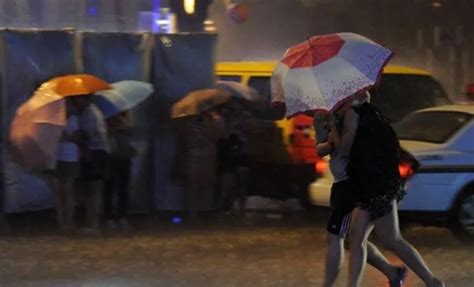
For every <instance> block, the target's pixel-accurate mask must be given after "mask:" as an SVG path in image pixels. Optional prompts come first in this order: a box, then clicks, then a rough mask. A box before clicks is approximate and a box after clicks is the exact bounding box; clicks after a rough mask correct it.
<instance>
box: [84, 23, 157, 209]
mask: <svg viewBox="0 0 474 287" xmlns="http://www.w3.org/2000/svg"><path fill="white" fill-rule="evenodd" d="M81 35H82V37H81V38H82V45H81V46H82V49H81V54H82V63H83V67H84V71H85V72H86V73H91V74H94V75H97V76H99V77H101V78H103V79H105V80H106V81H108V82H110V83H113V82H118V81H122V80H137V81H148V80H149V77H150V67H151V63H150V61H151V58H152V57H151V52H152V50H151V44H152V43H151V42H150V39H151V38H150V35H149V34H144V33H95V32H84V33H81ZM151 101H152V99H147V100H145V102H143V103H141V104H139V105H138V106H137V107H135V108H134V109H132V115H133V119H134V124H135V129H134V139H133V142H132V144H133V146H134V147H135V148H136V150H137V151H138V153H137V155H136V156H135V157H134V158H133V160H132V175H131V184H130V186H131V190H130V209H131V211H137V212H144V211H150V210H151V209H152V204H151V203H152V202H153V200H152V199H153V196H152V194H151V192H152V189H151V187H150V185H149V182H150V181H151V180H150V175H151V169H152V161H151V160H150V158H151V157H150V154H151V150H152V149H151V144H152V141H151V133H150V128H149V127H150V125H151V124H152V122H151V120H150V117H151V116H150V113H149V111H148V109H147V106H148V105H149V103H150V102H151Z"/></svg>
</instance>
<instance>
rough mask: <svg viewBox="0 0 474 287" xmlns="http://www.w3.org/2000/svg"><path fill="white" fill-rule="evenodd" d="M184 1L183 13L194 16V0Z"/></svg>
mask: <svg viewBox="0 0 474 287" xmlns="http://www.w3.org/2000/svg"><path fill="white" fill-rule="evenodd" d="M183 1H184V11H186V13H188V14H194V11H195V9H196V2H195V0H183Z"/></svg>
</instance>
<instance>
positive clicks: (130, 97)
mask: <svg viewBox="0 0 474 287" xmlns="http://www.w3.org/2000/svg"><path fill="white" fill-rule="evenodd" d="M111 86H112V89H111V90H103V91H99V92H97V93H95V94H94V97H93V99H94V102H95V104H96V105H97V106H98V107H99V109H100V110H101V111H102V113H103V114H104V116H105V117H106V118H109V117H112V116H114V115H116V114H118V113H120V112H123V111H126V110H129V109H131V108H133V107H135V106H136V105H138V104H139V103H141V102H142V101H144V100H145V99H147V98H148V97H149V96H150V95H151V94H153V86H152V85H151V84H149V83H145V82H140V81H120V82H116V83H113V84H112V85H111Z"/></svg>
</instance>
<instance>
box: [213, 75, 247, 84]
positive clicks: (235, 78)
mask: <svg viewBox="0 0 474 287" xmlns="http://www.w3.org/2000/svg"><path fill="white" fill-rule="evenodd" d="M218 77H219V80H220V81H228V82H238V83H240V82H241V81H242V77H241V76H218Z"/></svg>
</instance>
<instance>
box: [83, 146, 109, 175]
mask: <svg viewBox="0 0 474 287" xmlns="http://www.w3.org/2000/svg"><path fill="white" fill-rule="evenodd" d="M108 170H109V156H108V153H107V152H106V151H104V150H93V151H91V157H90V159H89V160H83V161H81V179H82V180H85V181H95V180H103V179H105V178H106V177H107V175H108Z"/></svg>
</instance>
